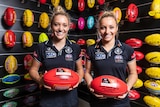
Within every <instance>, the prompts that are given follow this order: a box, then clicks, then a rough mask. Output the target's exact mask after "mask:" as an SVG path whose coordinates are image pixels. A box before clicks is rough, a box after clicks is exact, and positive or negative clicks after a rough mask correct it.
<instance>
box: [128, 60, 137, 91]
mask: <svg viewBox="0 0 160 107" xmlns="http://www.w3.org/2000/svg"><path fill="white" fill-rule="evenodd" d="M128 69H129V75H128V78H127V85H128V90H130V89H131V88H132V87H133V85H134V84H135V82H136V81H137V79H138V75H137V70H136V59H133V60H132V61H130V62H128Z"/></svg>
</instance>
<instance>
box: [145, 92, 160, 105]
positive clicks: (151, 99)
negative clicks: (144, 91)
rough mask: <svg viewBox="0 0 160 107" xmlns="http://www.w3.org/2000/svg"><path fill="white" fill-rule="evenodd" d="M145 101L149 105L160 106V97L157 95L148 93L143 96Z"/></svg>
mask: <svg viewBox="0 0 160 107" xmlns="http://www.w3.org/2000/svg"><path fill="white" fill-rule="evenodd" d="M143 101H144V102H145V103H146V104H147V105H148V106H149V107H160V98H158V97H156V96H150V95H146V96H144V97H143Z"/></svg>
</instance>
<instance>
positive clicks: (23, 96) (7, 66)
mask: <svg viewBox="0 0 160 107" xmlns="http://www.w3.org/2000/svg"><path fill="white" fill-rule="evenodd" d="M8 7H10V8H12V9H14V11H15V14H16V17H15V19H16V20H15V23H11V25H8V24H7V23H5V19H4V16H5V10H7V8H8ZM49 7H50V6H49V5H48V4H47V3H46V4H40V5H39V3H38V2H37V1H36V0H33V1H23V3H22V1H6V0H4V1H1V4H0V18H1V25H0V32H1V36H0V38H1V42H0V43H1V45H0V48H1V52H0V56H1V57H0V60H1V62H0V70H1V72H0V75H1V76H0V78H1V82H0V99H1V100H0V106H1V107H4V106H5V107H6V106H8V105H10V106H12V107H26V106H34V105H36V104H37V103H38V99H39V86H38V84H36V83H35V82H34V81H32V80H30V78H28V77H29V76H28V67H29V65H30V63H31V60H32V58H33V57H32V54H33V49H34V47H35V46H36V44H37V43H38V38H39V35H40V34H41V33H42V32H44V33H46V34H47V32H48V29H47V28H42V26H39V18H40V15H41V13H42V12H46V13H48V14H50V12H49ZM12 9H10V10H9V11H8V12H11V13H10V14H12V15H13V13H14V11H13V10H12ZM27 9H29V10H30V11H31V12H32V13H33V16H34V21H33V23H32V24H31V23H29V24H28V25H27V24H26V25H25V24H24V22H23V17H25V16H24V15H23V14H24V12H25V11H26V10H27ZM30 11H29V12H30ZM12 12H13V13H12ZM6 13H7V12H6ZM26 13H27V12H26ZM27 14H29V13H27ZM29 15H31V16H27V17H32V14H29ZM7 18H8V17H7ZM12 18H13V17H12ZM8 23H9V22H8ZM11 31H12V32H11ZM6 32H7V33H6ZM28 32H29V33H28ZM13 34H15V36H14V35H13ZM24 34H26V35H29V38H26V39H31V42H30V43H27V44H24V40H23V38H22V35H24ZM6 35H12V36H11V37H10V38H11V41H9V42H10V44H5V42H4V40H9V39H10V38H9V37H8V36H6ZM5 37H8V38H6V39H4V38H5ZM14 37H16V39H15V44H14V41H12V40H14ZM32 38H33V43H32ZM11 55H12V56H11ZM26 62H27V63H26ZM40 70H42V68H41V69H40Z"/></svg>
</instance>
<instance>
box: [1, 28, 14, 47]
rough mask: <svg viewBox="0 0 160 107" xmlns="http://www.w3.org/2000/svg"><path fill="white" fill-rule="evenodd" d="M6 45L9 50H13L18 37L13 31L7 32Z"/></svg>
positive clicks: (5, 36)
mask: <svg viewBox="0 0 160 107" xmlns="http://www.w3.org/2000/svg"><path fill="white" fill-rule="evenodd" d="M4 44H5V45H6V47H8V48H12V47H14V46H15V44H16V35H15V33H14V32H13V31H12V30H7V31H6V32H5V34H4Z"/></svg>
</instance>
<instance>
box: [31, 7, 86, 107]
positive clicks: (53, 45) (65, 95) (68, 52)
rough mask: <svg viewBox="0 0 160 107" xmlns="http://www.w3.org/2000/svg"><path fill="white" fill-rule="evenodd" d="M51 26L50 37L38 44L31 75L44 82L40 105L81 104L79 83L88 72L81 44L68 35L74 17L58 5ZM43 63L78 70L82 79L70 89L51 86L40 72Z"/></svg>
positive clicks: (47, 66) (74, 106) (75, 106)
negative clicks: (82, 55)
mask: <svg viewBox="0 0 160 107" xmlns="http://www.w3.org/2000/svg"><path fill="white" fill-rule="evenodd" d="M50 27H51V30H52V34H51V36H50V39H49V40H48V41H46V42H43V43H40V44H38V45H37V47H36V49H35V51H34V60H33V64H32V67H31V68H30V71H29V74H30V76H31V78H32V79H33V80H34V81H36V82H37V83H39V84H40V85H41V86H42V89H41V95H40V107H78V95H77V86H78V84H79V83H80V82H81V79H82V78H83V74H84V71H83V66H82V61H81V57H80V53H81V48H80V46H79V45H77V44H75V43H73V42H71V41H70V40H68V39H67V35H68V31H69V28H70V17H69V14H68V13H66V12H65V10H64V9H63V8H62V7H61V6H57V7H55V8H54V11H53V14H52V17H51V25H50ZM41 64H42V66H43V68H45V70H44V71H49V70H51V69H54V68H58V67H64V68H68V69H71V70H73V71H76V72H77V73H78V75H79V82H78V83H77V84H76V85H75V86H74V87H73V88H69V89H68V90H56V89H54V88H53V87H50V86H47V85H46V84H44V82H43V75H42V76H40V75H39V72H38V71H39V68H40V66H41ZM43 73H45V72H43Z"/></svg>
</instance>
